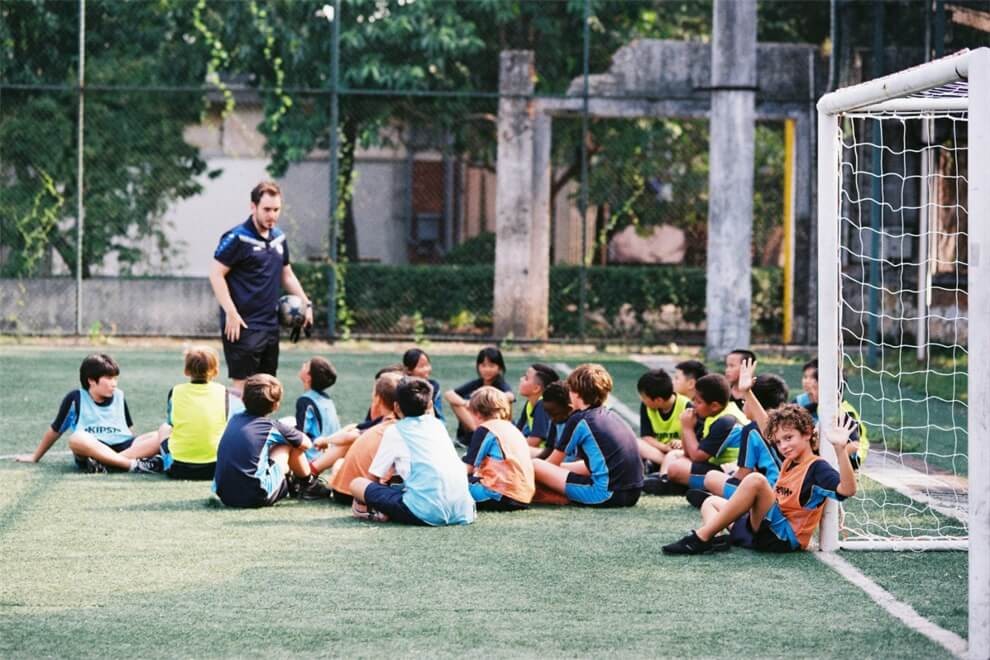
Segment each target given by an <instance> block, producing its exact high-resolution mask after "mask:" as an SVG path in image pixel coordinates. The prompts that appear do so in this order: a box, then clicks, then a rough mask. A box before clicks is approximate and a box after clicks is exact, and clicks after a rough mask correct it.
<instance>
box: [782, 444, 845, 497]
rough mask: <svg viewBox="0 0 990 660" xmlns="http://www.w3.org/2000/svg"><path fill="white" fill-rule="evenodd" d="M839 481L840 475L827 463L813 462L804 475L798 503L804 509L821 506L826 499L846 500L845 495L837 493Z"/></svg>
mask: <svg viewBox="0 0 990 660" xmlns="http://www.w3.org/2000/svg"><path fill="white" fill-rule="evenodd" d="M815 458H817V457H812V460H814V459H815ZM795 467H797V466H796V465H795V466H792V468H791V469H793V468H795ZM841 480H842V477H841V475H839V473H838V471H836V469H835V468H834V467H832V466H831V465H829V464H828V462H827V461H823V460H815V462H814V463H813V464H812V465H811V467H809V468H808V473H807V474H805V475H804V481H803V482H802V483H801V495H800V498H799V499H798V502H800V503H801V506H803V507H805V508H806V509H814V508H815V507H818V506H821V504H822V502H824V501H825V499H826V498H828V497H831V498H832V499H834V500H837V501H839V502H841V501H842V500H844V499H846V496H845V495H839V493H838V491H837V489H838V487H839V482H840V481H841Z"/></svg>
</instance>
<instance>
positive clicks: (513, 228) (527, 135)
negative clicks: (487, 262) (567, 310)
mask: <svg viewBox="0 0 990 660" xmlns="http://www.w3.org/2000/svg"><path fill="white" fill-rule="evenodd" d="M499 64H500V69H499V93H500V94H501V95H502V97H501V98H500V99H499V104H498V160H497V164H496V174H497V181H496V191H495V285H494V286H495V309H494V316H495V335H496V336H497V337H508V336H511V337H514V338H516V339H545V338H546V336H547V300H548V289H549V285H550V265H549V261H550V215H549V207H550V119H549V117H541V116H537V112H536V108H535V104H534V100H533V97H532V95H533V53H532V51H505V52H503V53H502V54H501V57H500V62H499Z"/></svg>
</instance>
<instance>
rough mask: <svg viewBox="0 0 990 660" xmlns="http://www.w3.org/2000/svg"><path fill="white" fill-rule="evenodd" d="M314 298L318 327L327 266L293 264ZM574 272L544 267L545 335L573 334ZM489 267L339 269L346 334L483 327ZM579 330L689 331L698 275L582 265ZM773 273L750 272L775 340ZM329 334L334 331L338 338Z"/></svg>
mask: <svg viewBox="0 0 990 660" xmlns="http://www.w3.org/2000/svg"><path fill="white" fill-rule="evenodd" d="M294 269H295V271H296V274H297V275H298V276H299V279H300V281H301V282H302V284H303V287H304V288H305V289H306V291H309V292H310V295H311V297H313V298H314V300H315V301H316V306H315V312H316V315H317V318H318V321H317V326H318V327H319V328H322V327H323V326H324V325H325V323H326V305H325V301H321V300H320V296H319V295H318V293H315V292H319V291H325V290H326V267H325V266H313V265H311V264H297V265H295V266H294ZM579 273H580V268H579V267H578V266H553V267H551V269H550V308H549V314H550V326H551V337H554V338H570V337H576V336H577V333H578V309H579V307H578V305H579V302H580V275H579ZM493 279H494V267H493V266H491V265H480V264H479V265H471V266H462V265H432V266H387V265H382V264H363V263H351V264H349V265H348V281H347V289H346V291H347V300H346V307H347V309H348V310H349V312H348V313H349V314H350V315H351V321H352V323H353V325H352V326H349V328H350V329H351V330H352V331H353V332H358V333H371V334H389V333H400V334H417V333H419V334H423V335H429V334H468V335H472V334H474V335H490V334H491V331H492V309H493V298H492V294H493V287H492V282H493ZM587 280H588V296H587V300H588V310H589V313H588V317H587V323H586V332H587V333H588V334H589V335H590V336H593V337H603V338H612V339H625V340H630V341H643V342H650V341H652V340H654V339H656V340H660V339H663V338H669V336H670V334H671V333H672V332H675V331H687V332H692V331H694V332H697V331H699V328H700V326H699V324H700V323H702V322H703V321H704V319H705V271H704V269H702V268H695V267H680V266H609V267H590V268H588V270H587ZM782 299H783V294H782V277H781V273H780V270H779V269H775V268H756V269H754V271H753V305H752V314H753V330H754V332H755V334H756V335H757V336H759V337H775V336H778V335H779V333H780V329H781V324H782V314H783V312H782V309H781V300H782ZM339 331H340V330H339V328H338V332H339Z"/></svg>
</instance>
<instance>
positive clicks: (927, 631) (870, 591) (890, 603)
mask: <svg viewBox="0 0 990 660" xmlns="http://www.w3.org/2000/svg"><path fill="white" fill-rule="evenodd" d="M637 362H640V363H641V364H644V365H646V366H649V367H650V368H651V369H654V368H656V367H657V366H665V365H658V364H657V363H656V362H655V361H654V360H653V359H647V358H644V359H637ZM553 366H554V368H555V369H557V370H559V371H560V372H561V373H563V374H569V373H570V372H571V368H570V367H569V366H567V364H565V363H563V362H557V363H555V364H554V365H553ZM607 403H608V405H609V406H610V407H611V408H612V409H613V410H615V411H616V412H617V413H619V414H620V415H622V416H623V417H624V418H626V420H627V421H628V422H629V423H630V424H632V425H633V428H635V427H636V425H638V424H639V417H638V415H636V414H635V413H633V411H632V410H630V408H629V406H627V405H625V404H624V403H622V402H621V401H619V400H618V399H617V398H615V397H614V396H609V398H608V402H607ZM871 455H872V452H871ZM864 467H865V466H864ZM904 470H905V471H908V470H909V471H910V472H913V473H914V475H911V476H913V477H915V478H917V476H918V475H920V476H927V475H922V474H921V473H920V472H917V471H916V470H912V469H911V468H908V467H904ZM870 476H871V477H872V478H876V477H874V475H873V474H870ZM905 476H906V475H905ZM877 480H878V481H880V479H877ZM891 481H892V480H891ZM881 483H884V482H882V481H881ZM884 485H888V484H886V483H884ZM888 487H890V488H894V489H895V490H897V491H898V492H899V493H901V494H903V495H906V496H907V497H910V498H911V499H917V500H918V501H922V500H921V499H920V498H925V500H927V501H925V503H926V504H929V505H930V506H932V508H933V509H936V510H940V508H937V507H936V506H935V505H934V504H932V501H931V498H929V497H928V496H926V495H923V494H921V493H918V492H917V491H914V490H912V489H908V488H898V487H897V486H894V485H890V486H888ZM944 513H946V514H947V515H950V516H953V517H958V515H959V512H958V511H957V512H956V513H954V514H953V513H947V512H944ZM813 554H814V555H815V557H816V558H818V560H819V561H821V562H823V563H824V564H826V565H828V566H830V567H832V568H833V569H834V570H835V571H836V572H837V573H839V575H841V576H842V577H844V578H845V579H847V580H848V581H849V582H851V583H852V584H853V585H855V586H857V587H859V588H860V589H862V590H863V591H864V592H866V595H867V596H869V597H870V598H871V599H872V600H873V602H875V603H876V604H877V605H879V606H880V607H882V608H883V609H884V610H886V611H887V612H888V613H889V614H890V615H891V616H893V617H894V618H896V619H898V620H899V621H901V622H902V623H903V624H904V625H906V626H907V627H908V628H910V629H911V630H914V631H916V632H918V633H920V634H922V635H924V636H925V637H927V638H928V639H930V640H932V641H933V642H935V643H936V644H938V645H939V646H941V647H942V648H944V649H945V650H947V651H948V652H949V653H951V654H952V655H954V656H955V657H957V658H965V657H966V653H967V648H968V645H967V643H966V640H964V639H963V638H962V637H960V636H959V635H957V634H955V633H954V632H951V631H949V630H946V629H945V628H942V627H941V626H938V625H936V624H934V623H932V622H931V621H929V620H928V619H926V618H924V617H923V616H921V615H920V614H918V613H917V612H916V611H915V610H914V608H913V607H911V606H910V605H908V604H907V603H903V602H901V601H899V600H897V598H895V597H894V596H893V594H891V593H890V592H888V591H887V590H886V589H884V588H883V587H881V586H880V585H878V584H877V583H876V582H874V581H873V580H871V579H870V578H868V577H866V575H864V574H863V573H862V572H861V571H860V570H859V569H858V568H856V567H855V566H853V565H852V564H850V563H849V562H847V561H846V560H845V559H843V558H842V557H839V556H838V555H837V554H836V553H833V552H814V553H813Z"/></svg>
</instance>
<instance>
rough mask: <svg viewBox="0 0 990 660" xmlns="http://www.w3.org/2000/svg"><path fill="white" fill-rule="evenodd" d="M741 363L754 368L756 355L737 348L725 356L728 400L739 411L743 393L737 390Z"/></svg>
mask: <svg viewBox="0 0 990 660" xmlns="http://www.w3.org/2000/svg"><path fill="white" fill-rule="evenodd" d="M743 362H749V363H750V364H752V365H753V367H754V368H755V367H756V353H754V352H753V351H751V350H749V349H748V348H737V349H735V350H734V351H732V352H731V353H729V354H728V355H726V356H725V379H726V380H727V381H729V388H730V392H731V393H730V395H729V398H730V399H731V400H732V401H733V402H734V403H735V404H736V406H738V407H739V408H740V409H742V407H743V403H744V401H743V399H744V396H745V395H744V393H743V391H742V390H740V389H739V367H741V366H742V363H743Z"/></svg>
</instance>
